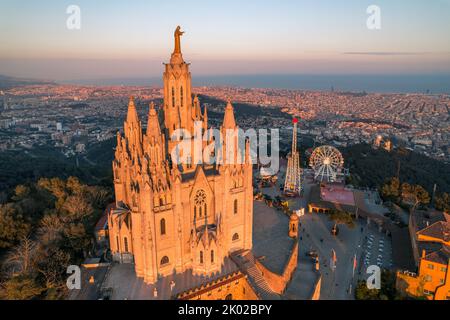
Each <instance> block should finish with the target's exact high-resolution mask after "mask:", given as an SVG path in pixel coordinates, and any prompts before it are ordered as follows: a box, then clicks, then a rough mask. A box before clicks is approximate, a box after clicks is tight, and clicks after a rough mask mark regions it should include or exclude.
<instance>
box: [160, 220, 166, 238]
mask: <svg viewBox="0 0 450 320" xmlns="http://www.w3.org/2000/svg"><path fill="white" fill-rule="evenodd" d="M159 224H160V229H161V235H162V236H163V235H165V234H166V220H165V219H161V221H160V222H159Z"/></svg>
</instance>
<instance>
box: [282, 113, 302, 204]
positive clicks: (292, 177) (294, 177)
mask: <svg viewBox="0 0 450 320" xmlns="http://www.w3.org/2000/svg"><path fill="white" fill-rule="evenodd" d="M292 123H293V124H294V128H293V132H292V150H291V153H290V154H289V155H288V165H287V169H286V180H285V182H284V193H285V194H286V195H289V196H298V195H300V192H301V190H302V184H301V174H302V171H301V168H300V155H299V153H298V150H297V124H298V119H296V118H294V119H293V120H292Z"/></svg>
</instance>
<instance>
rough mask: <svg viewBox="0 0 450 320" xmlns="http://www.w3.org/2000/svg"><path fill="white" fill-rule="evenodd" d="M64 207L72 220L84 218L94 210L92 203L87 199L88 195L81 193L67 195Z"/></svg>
mask: <svg viewBox="0 0 450 320" xmlns="http://www.w3.org/2000/svg"><path fill="white" fill-rule="evenodd" d="M62 209H63V210H64V211H65V212H66V213H67V214H68V218H69V219H70V220H79V219H83V218H85V217H88V216H89V215H91V214H92V213H93V212H94V209H93V208H92V205H91V204H90V203H89V202H88V201H87V199H86V197H83V196H80V195H74V196H69V197H67V199H66V200H65V202H64V204H63V206H62Z"/></svg>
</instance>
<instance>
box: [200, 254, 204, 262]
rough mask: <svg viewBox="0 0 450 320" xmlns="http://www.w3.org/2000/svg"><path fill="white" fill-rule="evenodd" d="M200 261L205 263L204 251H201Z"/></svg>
mask: <svg viewBox="0 0 450 320" xmlns="http://www.w3.org/2000/svg"><path fill="white" fill-rule="evenodd" d="M200 263H203V251H200Z"/></svg>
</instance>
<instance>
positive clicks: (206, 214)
mask: <svg viewBox="0 0 450 320" xmlns="http://www.w3.org/2000/svg"><path fill="white" fill-rule="evenodd" d="M205 216H208V213H207V211H206V203H205Z"/></svg>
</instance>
